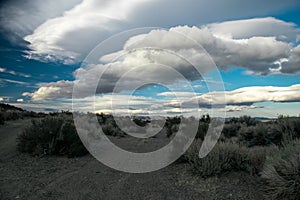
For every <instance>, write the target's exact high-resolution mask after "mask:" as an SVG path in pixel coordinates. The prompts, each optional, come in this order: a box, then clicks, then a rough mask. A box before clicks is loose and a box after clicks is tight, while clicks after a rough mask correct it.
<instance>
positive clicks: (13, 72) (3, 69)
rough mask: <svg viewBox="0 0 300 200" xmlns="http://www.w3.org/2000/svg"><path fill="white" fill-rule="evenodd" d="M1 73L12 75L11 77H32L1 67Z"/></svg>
mask: <svg viewBox="0 0 300 200" xmlns="http://www.w3.org/2000/svg"><path fill="white" fill-rule="evenodd" d="M0 73H7V74H10V75H14V76H21V77H25V78H30V77H31V75H29V74H24V73H21V72H16V71H14V70H8V69H6V68H2V67H0Z"/></svg>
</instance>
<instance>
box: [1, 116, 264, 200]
mask: <svg viewBox="0 0 300 200" xmlns="http://www.w3.org/2000/svg"><path fill="white" fill-rule="evenodd" d="M30 123H31V120H30V119H24V120H17V121H9V122H7V123H6V124H5V125H3V126H1V127H0V144H1V145H0V150H1V151H0V177H1V178H0V199H2V200H6V199H7V200H8V199H24V200H28V199H39V200H43V199H248V200H249V199H262V196H261V192H260V187H259V184H258V181H257V178H256V177H252V176H249V175H248V174H246V173H245V174H244V173H228V174H225V175H222V176H221V177H212V178H207V179H203V178H199V177H197V176H195V175H194V174H192V172H191V169H190V167H189V165H187V164H184V163H174V164H172V165H170V166H168V167H166V168H164V169H161V170H159V171H156V172H151V173H146V174H130V173H124V172H119V171H116V170H114V169H111V168H109V167H107V166H105V165H103V164H102V163H100V162H99V161H97V160H96V159H95V158H93V157H92V156H91V155H87V156H84V157H79V158H66V157H57V156H44V157H37V156H36V157H34V156H31V155H28V154H21V153H19V152H17V150H16V137H17V135H18V134H20V133H21V132H22V130H23V129H24V127H26V126H28V125H29V124H30ZM112 139H113V140H118V141H117V142H119V143H120V144H121V146H126V145H128V146H134V145H136V146H138V145H145V143H146V142H147V141H145V140H140V141H139V142H136V140H134V141H133V140H131V138H130V137H129V136H127V137H125V138H112ZM151 140H153V142H157V141H158V140H161V139H160V138H152V139H151ZM150 142H151V141H150Z"/></svg>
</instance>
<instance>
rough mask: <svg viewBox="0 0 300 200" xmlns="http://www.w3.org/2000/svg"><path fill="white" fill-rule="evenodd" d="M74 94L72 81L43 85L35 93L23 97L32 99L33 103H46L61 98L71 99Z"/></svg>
mask: <svg viewBox="0 0 300 200" xmlns="http://www.w3.org/2000/svg"><path fill="white" fill-rule="evenodd" d="M72 92H73V82H72V81H58V82H52V83H45V84H42V85H41V87H40V88H39V89H38V90H37V91H35V92H34V93H29V92H24V93H23V94H22V95H23V96H29V97H31V100H32V101H45V100H55V99H59V98H71V97H72Z"/></svg>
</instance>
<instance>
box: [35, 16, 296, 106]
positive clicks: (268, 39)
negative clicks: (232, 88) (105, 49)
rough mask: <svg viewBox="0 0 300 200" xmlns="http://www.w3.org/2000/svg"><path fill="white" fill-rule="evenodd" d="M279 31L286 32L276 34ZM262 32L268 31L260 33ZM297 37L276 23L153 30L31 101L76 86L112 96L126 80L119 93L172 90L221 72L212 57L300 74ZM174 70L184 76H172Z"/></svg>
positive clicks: (43, 89)
mask: <svg viewBox="0 0 300 200" xmlns="http://www.w3.org/2000/svg"><path fill="white" fill-rule="evenodd" d="M227 23H228V24H229V25H228V28H227V29H228V30H227V31H226V30H225V29H226V28H225V27H226V26H225V25H226V24H227ZM241 24H242V27H244V26H246V24H249V28H248V29H247V30H248V31H243V30H240V26H241ZM274 26H275V27H277V28H279V27H281V28H282V29H280V30H279V31H277V32H275V31H272V30H273V27H274ZM262 27H264V28H265V30H268V31H262V30H260V29H261V28H262ZM269 31H270V32H269ZM226 33H228V34H226ZM297 34H298V29H297V28H296V27H295V25H294V24H291V23H286V22H284V21H281V20H277V19H275V18H262V19H249V20H239V21H230V22H223V23H219V24H211V25H207V26H203V27H201V28H199V27H195V26H193V27H188V26H177V27H173V28H170V29H168V30H152V31H150V32H149V33H146V34H140V35H137V36H133V37H131V38H129V39H128V40H127V41H126V42H125V44H123V47H121V50H120V51H117V52H113V53H111V54H107V55H104V56H102V57H100V58H99V61H98V62H97V63H96V64H88V65H87V66H86V67H85V68H79V69H77V70H76V71H75V72H74V76H75V78H76V80H75V81H74V82H72V81H59V82H53V83H48V84H45V85H43V86H42V87H41V88H40V89H39V90H37V91H36V92H34V93H33V94H31V95H32V99H34V100H42V99H47V100H50V99H56V98H63V97H70V96H71V93H72V92H71V91H72V87H73V85H74V83H75V84H78V83H80V86H81V90H82V91H81V93H82V96H83V97H84V96H85V94H86V95H88V94H92V92H96V93H110V92H113V91H114V87H115V86H116V83H117V82H118V81H120V78H121V77H123V76H124V75H125V74H126V79H124V80H122V81H123V82H122V83H120V84H119V85H122V88H121V89H119V90H115V91H114V92H121V91H122V90H132V89H135V86H136V85H139V84H142V83H143V82H152V83H153V82H155V83H161V84H165V85H172V84H175V83H176V82H179V81H182V80H183V79H186V80H188V81H193V80H199V79H201V77H202V76H201V75H203V74H206V73H207V72H210V71H212V70H213V69H214V67H215V66H214V65H213V64H212V62H211V60H210V57H209V56H211V57H212V59H213V60H214V61H215V63H216V65H217V66H218V67H219V69H226V68H227V67H228V66H237V67H243V68H246V69H247V70H248V71H250V72H252V73H259V74H269V73H297V72H299V71H300V67H299V65H300V46H296V47H293V45H292V43H291V42H288V41H287V38H289V40H290V41H295V40H296V37H297ZM241 37H243V39H241ZM198 44H200V45H201V46H202V47H204V49H205V50H206V51H207V52H208V55H209V56H208V55H207V54H206V52H205V51H204V50H203V49H202V47H201V46H199V45H198ZM116 58H118V59H117V60H115V59H116ZM194 63H196V64H198V65H199V66H200V68H201V74H199V73H198V72H197V71H196V70H195V69H194V67H193V66H192V64H194ZM164 66H169V69H166V68H165V67H164ZM172 70H173V71H176V72H178V74H179V75H178V74H174V73H171V72H172ZM128 72H131V73H128ZM101 74H102V77H101V81H100V82H99V78H100V75H101ZM136 74H138V76H136ZM180 75H181V76H180ZM97 83H99V84H98V85H97V87H96V88H95V91H91V90H93V89H92V88H91V85H95V84H97ZM249 89H250V88H249ZM84 90H86V92H85V91H84ZM64 95H65V96H64Z"/></svg>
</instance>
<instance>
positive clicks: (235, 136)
mask: <svg viewBox="0 0 300 200" xmlns="http://www.w3.org/2000/svg"><path fill="white" fill-rule="evenodd" d="M97 117H98V121H99V124H100V125H101V127H102V129H103V131H104V133H105V134H106V135H110V136H118V137H124V136H126V133H125V132H123V131H122V130H121V129H120V128H119V127H118V126H117V124H116V122H115V120H114V118H113V116H111V115H105V114H98V115H97ZM2 119H3V116H2V115H0V123H2V121H4V120H2ZM188 120H195V119H193V118H191V119H188ZM210 120H211V119H210V117H209V116H208V115H205V116H203V117H202V118H201V119H199V126H198V131H197V134H196V140H195V141H194V143H193V144H192V146H191V147H190V148H189V149H188V151H187V152H186V153H185V154H184V155H183V156H182V157H181V158H180V160H181V161H183V162H188V163H189V164H190V165H191V167H192V168H193V170H194V172H195V174H197V175H199V176H201V177H209V176H220V175H222V174H224V173H228V172H232V171H234V172H237V171H243V172H246V173H249V174H250V175H253V176H257V177H259V178H260V179H261V181H262V183H263V184H262V188H263V190H264V191H265V195H266V198H267V199H298V197H299V196H300V118H296V117H279V118H278V119H276V120H272V121H269V122H260V121H257V120H255V119H254V118H251V117H248V116H242V117H240V118H232V119H230V120H227V121H226V123H225V126H224V129H223V131H222V135H221V137H220V139H219V142H218V143H217V144H216V146H215V147H214V148H213V150H212V151H211V152H210V153H209V154H208V155H207V156H206V157H205V158H202V159H200V158H199V156H198V154H199V149H200V147H201V144H202V141H203V139H204V138H205V134H206V132H207V130H208V126H209V123H210ZM182 121H183V120H182V118H181V117H174V118H167V119H166V123H165V126H164V129H163V130H164V132H165V134H166V137H171V136H172V135H174V134H176V132H177V131H178V126H179V125H180V123H181V122H182ZM133 122H134V123H135V124H137V125H139V126H142V127H143V126H146V125H147V124H148V123H150V121H149V119H147V118H135V119H134V120H133ZM18 150H19V151H21V152H26V153H31V154H35V155H68V156H70V157H74V156H81V155H85V154H86V153H87V150H86V149H85V147H84V145H83V144H82V142H81V140H80V138H79V136H78V135H77V132H76V128H75V126H74V122H73V119H72V113H70V112H63V113H52V114H50V115H48V116H47V117H45V118H42V119H33V120H32V125H31V126H29V127H28V128H26V129H25V130H24V132H23V133H22V134H21V135H20V136H19V137H18Z"/></svg>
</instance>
